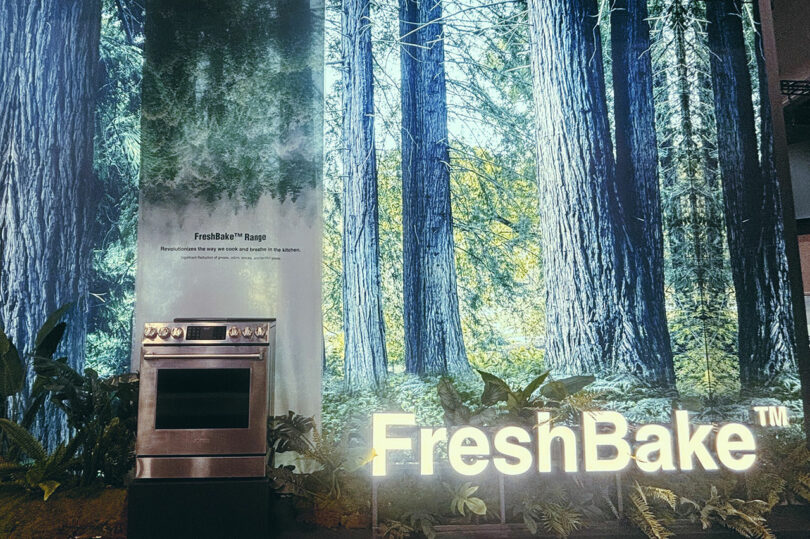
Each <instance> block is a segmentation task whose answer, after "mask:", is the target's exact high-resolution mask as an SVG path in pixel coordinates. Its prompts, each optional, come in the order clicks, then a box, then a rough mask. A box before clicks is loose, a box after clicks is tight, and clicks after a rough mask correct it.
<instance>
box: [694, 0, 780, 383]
mask: <svg viewBox="0 0 810 539" xmlns="http://www.w3.org/2000/svg"><path fill="white" fill-rule="evenodd" d="M706 18H707V20H708V42H709V48H710V50H711V53H712V54H711V67H712V83H713V87H714V109H715V118H716V122H717V148H718V158H719V159H718V160H719V164H720V171H721V177H722V181H723V197H724V206H725V208H724V211H725V217H726V229H727V236H728V243H729V253H730V255H731V270H732V277H733V280H734V288H735V290H736V296H737V317H738V325H739V330H738V331H739V332H738V345H739V362H740V382H741V383H742V385H743V386H752V385H758V384H762V383H766V382H767V381H768V380H770V379H772V378H773V377H774V376H775V375H777V374H779V373H780V372H783V371H784V370H786V369H788V368H793V367H794V366H795V358H794V353H793V340H794V338H793V332H794V329H793V317H792V312H791V310H790V305H791V304H790V301H789V299H790V287H789V281H788V274H787V262H786V259H785V254H784V253H785V245H784V236H783V230H782V226H783V225H782V222H781V215H782V208H781V199H780V195H779V184H778V179H777V177H776V173H775V170H774V168H773V159H772V150H771V149H770V148H772V144H773V142H772V141H773V137H772V134H771V135H770V138H769V135H768V133H770V125H768V126H766V127H765V129H764V130H763V145H762V146H763V150H764V153H763V163H762V167H760V162H759V157H758V150H757V135H756V129H755V126H754V125H755V121H754V107H753V103H752V98H751V93H752V91H751V79H750V75H749V71H748V66H747V58H746V52H745V39H744V34H743V27H742V19H741V5H740V2H739V0H717V1H713V2H707V4H706ZM765 98H766V100H767V94H766V95H765ZM769 120H770V115H769V114H768V115H767V117H765V118H763V123H764V122H769ZM769 152H771V153H769Z"/></svg>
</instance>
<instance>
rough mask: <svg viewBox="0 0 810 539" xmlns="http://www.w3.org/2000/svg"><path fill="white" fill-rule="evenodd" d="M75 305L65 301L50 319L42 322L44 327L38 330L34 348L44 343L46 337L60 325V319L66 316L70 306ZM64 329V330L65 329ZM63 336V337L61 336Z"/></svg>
mask: <svg viewBox="0 0 810 539" xmlns="http://www.w3.org/2000/svg"><path fill="white" fill-rule="evenodd" d="M71 307H73V303H65V304H64V305H62V306H61V307H59V308H58V309H56V310H55V311H54V312H53V313H51V315H50V316H49V317H48V319H47V320H46V321H45V323H44V324H42V327H41V328H39V331H38V332H37V340H36V342H35V343H34V349H39V347H40V346H41V345H42V344H43V342H44V341H45V339H46V338H47V337H48V336H49V335H50V334H51V332H52V331H53V330H54V329H56V327H57V325H59V321H60V320H62V317H64V316H65V313H67V312H68V311H69V310H70V308H71ZM63 331H64V330H63ZM60 338H61V337H60Z"/></svg>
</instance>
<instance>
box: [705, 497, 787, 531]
mask: <svg viewBox="0 0 810 539" xmlns="http://www.w3.org/2000/svg"><path fill="white" fill-rule="evenodd" d="M770 510H771V505H770V504H768V503H767V502H764V501H762V500H749V501H745V500H740V499H737V498H728V497H726V496H722V495H720V494H719V493H718V490H717V488H716V487H714V486H712V489H711V496H710V497H709V499H708V500H706V503H705V504H704V505H703V507H701V508H700V523H701V524H702V525H703V529H704V530H705V529H707V528H710V527H711V526H712V525H713V524H720V525H721V526H725V527H726V528H730V529H732V530H734V531H736V532H737V533H739V534H740V535H742V536H743V537H749V538H761V539H775V538H776V536H775V535H774V534H773V533H772V532H771V530H770V529H768V527H767V525H766V522H765V517H764V515H765V514H766V513H768V512H769V511H770Z"/></svg>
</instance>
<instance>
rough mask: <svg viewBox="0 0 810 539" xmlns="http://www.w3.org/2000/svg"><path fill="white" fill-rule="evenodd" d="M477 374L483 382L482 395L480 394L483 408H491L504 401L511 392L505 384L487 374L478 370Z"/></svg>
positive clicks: (492, 375)
mask: <svg viewBox="0 0 810 539" xmlns="http://www.w3.org/2000/svg"><path fill="white" fill-rule="evenodd" d="M478 374H480V375H481V379H482V380H483V381H484V393H482V394H481V403H482V404H483V405H484V406H492V405H493V404H496V403H498V402H502V401H505V400H506V398H507V395H509V393H510V392H511V389H509V385H508V384H507V383H506V382H504V381H503V380H501V379H500V378H498V377H497V376H495V375H494V374H489V373H488V372H484V371H481V370H479V371H478Z"/></svg>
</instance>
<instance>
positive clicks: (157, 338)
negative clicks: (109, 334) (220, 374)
mask: <svg viewBox="0 0 810 539" xmlns="http://www.w3.org/2000/svg"><path fill="white" fill-rule="evenodd" d="M274 325H275V320H271V321H263V320H261V321H259V320H257V321H247V320H239V321H230V320H228V321H224V323H217V322H214V321H212V322H211V323H199V322H191V323H188V322H186V323H183V322H164V323H160V322H150V323H147V324H145V325H144V329H143V344H144V345H161V344H167V345H183V344H187V345H196V346H202V345H211V346H217V345H222V346H226V345H227V346H231V345H239V344H265V343H267V342H268V339H269V336H270V335H269V334H270V329H271V327H272V326H274Z"/></svg>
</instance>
